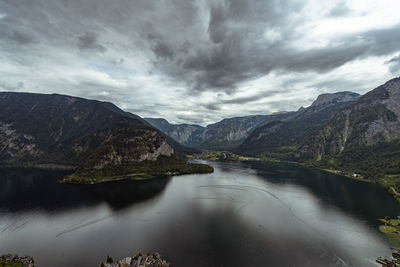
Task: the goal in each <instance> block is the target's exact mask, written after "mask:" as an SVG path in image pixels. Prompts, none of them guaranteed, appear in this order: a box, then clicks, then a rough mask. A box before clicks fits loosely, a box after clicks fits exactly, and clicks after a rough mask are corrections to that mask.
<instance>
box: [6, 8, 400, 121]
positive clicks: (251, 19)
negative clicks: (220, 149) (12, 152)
mask: <svg viewBox="0 0 400 267" xmlns="http://www.w3.org/2000/svg"><path fill="white" fill-rule="evenodd" d="M399 9H400V4H399V3H398V1H396V0H388V1H385V2H384V3H383V2H382V3H379V1H361V0H352V1H350V0H348V1H343V0H328V1H323V3H321V1H317V0H308V1H303V0H286V1H277V0H248V1H242V0H204V1H200V0H195V1H186V0H162V1H148V0H136V1H130V0H116V1H112V2H110V1H106V0H85V1H83V0H81V1H79V0H74V1H72V0H70V1H67V0H63V1H62V0H32V1H28V2H26V1H19V0H17V1H15V0H2V1H0V63H1V64H0V90H2V91H29V92H43V93H53V92H56V93H64V94H71V95H77V96H83V97H89V98H95V99H100V100H106V101H112V102H114V103H115V104H117V105H119V106H120V107H121V108H124V109H126V110H128V111H131V112H134V113H136V114H138V115H141V116H153V117H165V118H167V119H169V120H170V121H172V122H196V123H200V124H207V123H211V122H215V121H217V120H220V119H222V118H224V117H232V116H238V115H249V114H267V113H271V112H275V111H279V110H294V109H297V108H299V107H300V106H302V105H309V104H310V102H311V101H312V100H313V99H314V98H316V97H317V95H318V94H320V93H326V92H336V91H345V90H346V91H347V90H351V91H355V92H358V93H364V92H366V91H367V90H371V89H373V88H374V87H375V86H377V85H379V84H380V83H383V82H384V81H385V80H387V79H390V78H392V77H393V76H397V75H400V67H399V66H400V60H399V57H400V17H399V16H398V15H397V12H396V11H397V10H399Z"/></svg>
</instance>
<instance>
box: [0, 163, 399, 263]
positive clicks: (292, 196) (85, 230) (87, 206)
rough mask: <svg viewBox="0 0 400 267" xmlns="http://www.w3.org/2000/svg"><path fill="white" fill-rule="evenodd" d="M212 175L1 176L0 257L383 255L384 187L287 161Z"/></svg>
mask: <svg viewBox="0 0 400 267" xmlns="http://www.w3.org/2000/svg"><path fill="white" fill-rule="evenodd" d="M210 164H212V165H213V166H214V167H215V172H214V173H213V174H210V175H187V176H180V177H173V178H165V179H157V180H152V181H145V182H135V181H122V182H118V183H107V184H100V185H90V186H73V185H63V184H59V183H57V182H56V180H57V179H59V178H62V177H63V176H64V175H65V174H67V173H66V172H60V171H43V170H34V169H2V170H0V254H3V253H16V254H20V255H21V254H29V255H32V256H34V257H35V260H36V263H37V266H39V267H54V266H59V267H67V266H68V267H73V266H97V264H98V263H99V262H100V261H102V260H104V259H105V256H106V255H107V254H110V255H112V256H113V257H114V258H122V257H125V256H128V255H132V254H133V253H136V252H151V251H154V250H157V251H159V252H161V254H162V255H164V257H165V258H166V259H167V260H169V261H170V262H172V263H173V266H177V267H180V266H211V267H212V266H362V267H364V266H375V265H374V259H375V258H376V257H378V256H388V255H389V254H390V249H389V248H390V244H388V243H387V241H386V240H385V239H384V237H383V235H382V234H380V233H379V232H378V231H377V226H378V225H379V222H378V221H377V219H378V218H382V217H384V216H396V215H398V214H400V206H399V205H398V204H397V202H396V201H395V200H394V199H392V197H391V196H390V195H389V194H387V193H386V192H385V191H384V190H383V189H381V188H380V187H378V186H376V185H374V184H368V183H362V182H358V181H353V180H350V179H348V178H344V177H340V176H336V175H333V174H329V173H325V172H321V171H316V170H308V169H304V168H302V167H300V166H297V165H292V164H282V163H279V164H278V163H260V162H250V163H210Z"/></svg>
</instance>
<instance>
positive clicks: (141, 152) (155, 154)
mask: <svg viewBox="0 0 400 267" xmlns="http://www.w3.org/2000/svg"><path fill="white" fill-rule="evenodd" d="M96 135H100V136H102V135H104V141H103V142H102V144H101V145H100V147H99V148H98V149H97V150H96V151H95V152H94V153H93V154H92V155H91V156H90V157H89V159H88V161H87V163H86V164H84V166H85V169H95V170H101V169H103V168H104V167H106V166H118V165H123V164H131V163H139V162H142V161H146V160H147V161H156V160H157V159H158V158H159V157H160V156H165V157H171V156H172V155H173V154H174V149H173V148H172V147H171V146H170V145H169V144H168V143H167V141H166V140H165V137H164V136H163V135H162V134H161V133H159V132H158V131H156V130H154V129H152V128H139V129H138V128H137V127H136V126H135V125H133V124H131V123H129V122H123V123H119V124H117V125H115V126H114V127H112V128H111V129H108V130H107V131H106V132H100V133H98V134H96Z"/></svg>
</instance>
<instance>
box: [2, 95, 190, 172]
mask: <svg viewBox="0 0 400 267" xmlns="http://www.w3.org/2000/svg"><path fill="white" fill-rule="evenodd" d="M0 110H1V113H0V165H40V164H55V165H67V166H71V167H77V166H81V167H80V169H82V168H84V169H85V170H86V173H88V170H92V171H94V172H96V175H97V176H99V171H102V170H103V169H107V170H109V171H108V174H111V173H114V174H118V175H122V174H124V170H126V168H125V166H127V165H132V166H133V165H141V164H145V165H146V166H149V165H152V166H153V167H156V166H158V165H160V166H161V165H162V166H163V167H165V166H167V165H168V164H181V166H182V167H185V168H186V167H187V166H183V165H185V164H186V163H185V162H184V160H183V159H182V158H180V157H179V156H178V155H176V153H175V150H174V148H173V147H172V146H171V145H170V144H169V143H168V141H167V140H166V138H165V137H164V135H163V134H161V133H160V132H159V131H158V130H156V129H154V128H152V127H151V126H149V125H147V123H146V122H145V121H144V120H142V119H141V118H140V117H139V116H136V115H133V114H131V113H127V112H124V111H122V110H120V109H119V108H118V107H116V106H115V105H113V104H111V103H107V102H100V101H95V100H87V99H83V98H77V97H70V96H63V95H43V94H28V93H0ZM179 146H180V145H179ZM93 158H95V159H96V164H95V165H91V164H90V162H93ZM161 158H162V161H161V160H160V159H161ZM133 163H135V164H133ZM161 163H162V164H161ZM129 170H130V171H133V169H132V168H130V169H129ZM100 174H101V172H100Z"/></svg>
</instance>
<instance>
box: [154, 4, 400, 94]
mask: <svg viewBox="0 0 400 267" xmlns="http://www.w3.org/2000/svg"><path fill="white" fill-rule="evenodd" d="M302 3H304V2H302V1H286V2H285V3H282V2H279V3H278V2H277V1H260V0H252V1H250V2H248V1H246V2H244V1H234V0H231V1H217V2H216V3H215V2H214V3H213V4H210V5H209V7H208V10H209V11H208V13H209V22H208V28H207V34H208V36H207V35H206V36H205V37H204V38H205V39H204V40H205V41H204V42H203V43H200V44H199V43H195V42H190V41H189V42H190V50H191V52H190V53H182V52H180V51H176V53H175V52H172V50H171V49H168V48H169V46H168V43H167V42H168V38H169V39H170V40H171V39H173V38H176V35H174V34H173V35H170V34H165V35H164V36H163V37H162V39H163V41H164V42H165V43H164V45H163V48H164V49H158V50H159V51H158V52H156V51H154V50H153V51H154V52H155V53H156V54H157V56H159V57H160V58H161V57H168V59H169V61H168V63H163V62H162V61H161V60H159V61H156V63H155V66H156V67H157V68H159V69H161V70H162V71H163V72H164V73H167V74H169V75H171V76H172V77H174V78H175V79H177V80H184V81H185V82H186V83H187V85H189V86H190V87H191V88H192V89H195V90H198V91H202V90H216V91H225V92H228V93H232V92H234V91H235V89H236V87H237V84H238V83H240V82H243V81H246V80H249V79H254V78H258V77H260V76H264V75H266V74H268V73H270V72H272V71H276V70H287V71H295V72H306V71H314V72H318V73H323V72H327V71H331V70H333V69H335V68H337V67H340V66H342V65H344V64H346V63H347V62H350V61H352V60H355V59H359V58H365V57H368V56H380V55H385V54H389V53H392V52H393V51H397V50H399V49H400V46H399V43H400V35H399V34H400V27H399V26H398V25H397V26H395V27H392V28H389V29H384V30H379V31H378V30H376V31H366V32H361V33H359V34H355V35H348V36H345V37H340V38H337V39H336V40H332V42H330V43H329V44H328V45H327V46H325V47H323V48H311V49H307V47H304V49H302V50H299V49H296V48H293V46H292V43H295V42H296V41H297V40H296V39H298V38H299V37H300V36H299V33H298V32H296V25H298V24H301V23H302V22H304V21H303V20H304V18H302V17H301V16H298V14H299V13H300V12H301V11H302V7H303V4H302ZM348 11H349V10H348V9H347V8H346V5H345V3H341V4H340V3H339V4H338V6H336V7H335V8H334V9H333V10H332V12H333V14H331V15H336V16H339V15H342V16H343V15H345V14H347V13H348ZM268 31H271V32H272V33H270V34H269V33H268ZM191 34H198V33H195V32H192V33H191ZM274 34H275V35H277V36H273V35H274ZM269 35H272V36H269ZM189 37H190V36H189ZM178 39H179V38H178ZM189 40H190V38H189ZM163 55H164V56H163ZM171 62H175V64H173V63H172V64H171Z"/></svg>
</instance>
